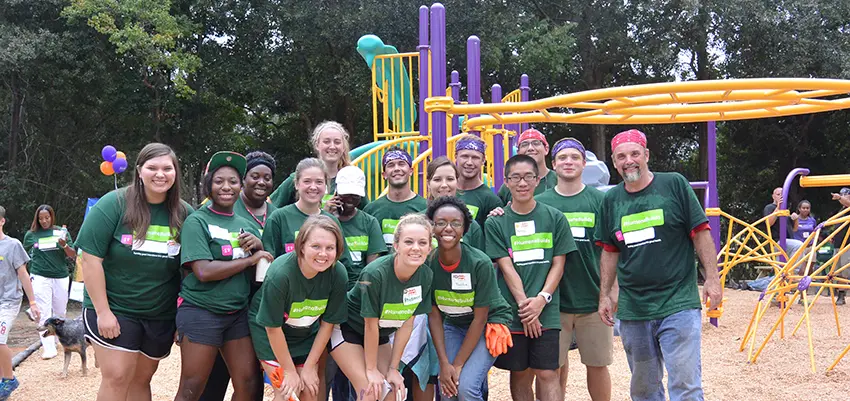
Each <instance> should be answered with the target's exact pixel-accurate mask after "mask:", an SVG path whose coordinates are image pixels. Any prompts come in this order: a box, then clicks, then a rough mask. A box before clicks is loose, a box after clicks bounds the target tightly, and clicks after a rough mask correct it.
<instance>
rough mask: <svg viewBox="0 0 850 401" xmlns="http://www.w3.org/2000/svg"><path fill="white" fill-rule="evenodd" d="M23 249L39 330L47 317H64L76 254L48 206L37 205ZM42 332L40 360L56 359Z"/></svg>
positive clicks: (53, 338) (50, 339)
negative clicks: (37, 312) (71, 265)
mask: <svg viewBox="0 0 850 401" xmlns="http://www.w3.org/2000/svg"><path fill="white" fill-rule="evenodd" d="M24 249H26V250H27V253H28V254H29V255H30V263H29V265H28V267H29V271H30V281H32V290H33V293H34V294H35V300H34V301H35V303H36V304H37V305H38V309H39V310H40V311H41V319H39V322H38V325H39V327H42V326H44V322H45V321H46V320H47V319H49V318H50V317H53V316H56V317H60V318H65V311H66V308H67V306H68V285H69V282H70V279H69V276H70V270H69V269H68V266H70V263H69V259H71V260H73V259H75V258H76V256H77V254H76V252H75V251H74V242H73V240H72V239H71V234H70V233H68V230H67V229H65V228H64V227H58V226H57V225H56V213H55V212H54V211H53V208H52V207H50V205H41V206H39V207H38V208H36V209H35V216H34V217H33V218H32V225H30V229H29V231H27V233H26V234H24ZM45 333H46V331H42V332H41V333H40V334H41V335H40V336H39V338H41V348H42V354H41V358H42V359H50V358H53V357H55V356H56V342H57V339H56V336H47V337H45V336H44V334H45Z"/></svg>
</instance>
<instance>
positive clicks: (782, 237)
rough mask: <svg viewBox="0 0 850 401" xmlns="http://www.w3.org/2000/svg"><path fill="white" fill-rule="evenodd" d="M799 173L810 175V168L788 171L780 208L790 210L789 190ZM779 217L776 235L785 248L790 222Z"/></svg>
mask: <svg viewBox="0 0 850 401" xmlns="http://www.w3.org/2000/svg"><path fill="white" fill-rule="evenodd" d="M798 175H800V176H804V177H805V176H807V175H809V169H807V168H795V169H793V170H791V172H790V173H788V176H786V177H785V184H783V185H782V203H780V204H779V209H780V210H788V191H790V190H791V184H793V183H794V179H795V178H797V176H798ZM777 218H778V219H779V233H778V234H776V235H778V236H779V246H780V247H782V249H785V229H786V226H787V224H788V219H787V218H785V217H777ZM774 240H775V239H774ZM789 256H790V255H789ZM783 262H785V261H783Z"/></svg>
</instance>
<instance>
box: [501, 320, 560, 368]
mask: <svg viewBox="0 0 850 401" xmlns="http://www.w3.org/2000/svg"><path fill="white" fill-rule="evenodd" d="M511 337H512V339H513V340H514V346H513V347H510V348H508V353H507V354H503V355H499V357H498V358H496V363H494V364H493V366H495V367H497V368H499V369H505V370H509V371H511V372H522V371H524V370H526V369H529V368H531V369H538V370H555V369H558V367H559V364H558V362H559V361H558V352H557V350H558V346H559V341H560V337H561V331H560V330H555V329H549V330H544V331H543V334H542V335H541V336H540V337H537V338H529V337H526V336H525V335H524V334H512V335H511Z"/></svg>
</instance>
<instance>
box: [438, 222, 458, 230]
mask: <svg viewBox="0 0 850 401" xmlns="http://www.w3.org/2000/svg"><path fill="white" fill-rule="evenodd" d="M448 225H451V226H452V228H454V229H458V230H459V229H462V228H463V222H462V221H457V220H452V221H451V222H448V221H445V220H438V221H437V222H436V223H434V227H437V228H446V226H448Z"/></svg>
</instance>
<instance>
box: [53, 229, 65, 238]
mask: <svg viewBox="0 0 850 401" xmlns="http://www.w3.org/2000/svg"><path fill="white" fill-rule="evenodd" d="M53 236H54V237H59V238H64V237H65V233H63V232H62V230H53Z"/></svg>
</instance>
